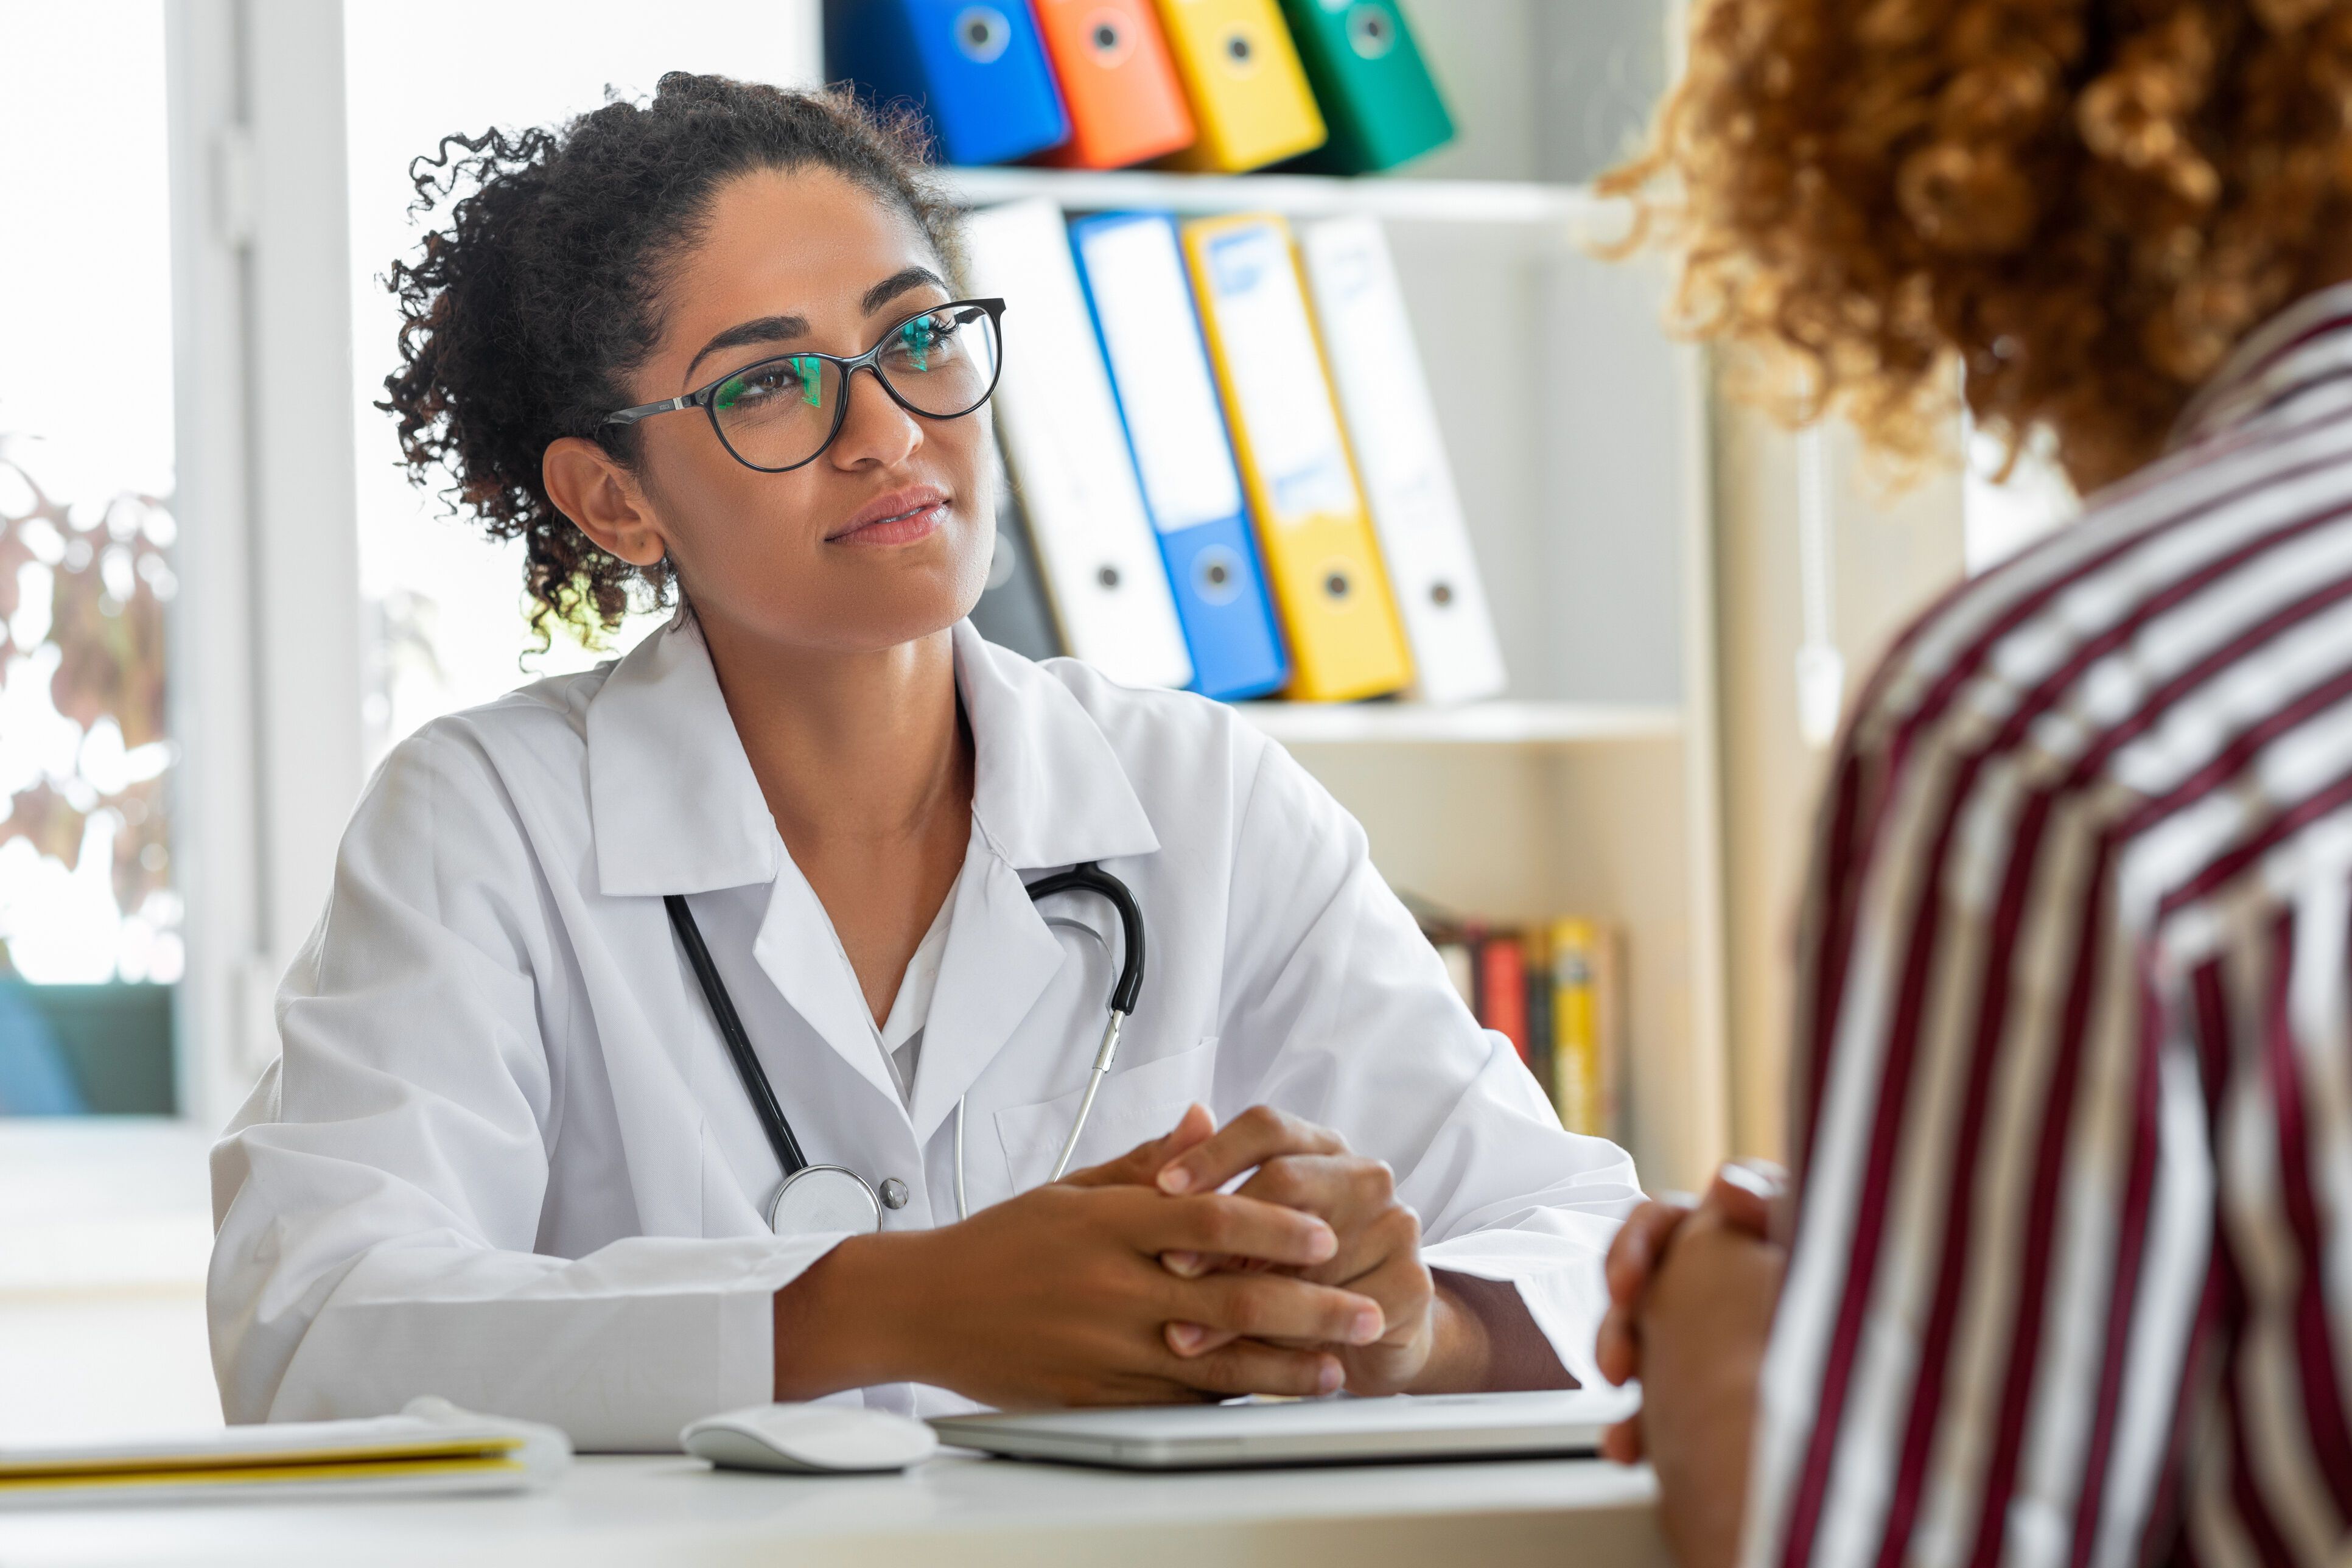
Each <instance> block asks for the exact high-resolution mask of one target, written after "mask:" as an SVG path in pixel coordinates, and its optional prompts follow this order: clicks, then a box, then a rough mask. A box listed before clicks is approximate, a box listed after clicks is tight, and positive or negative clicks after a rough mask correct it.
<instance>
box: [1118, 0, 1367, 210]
mask: <svg viewBox="0 0 2352 1568" xmlns="http://www.w3.org/2000/svg"><path fill="white" fill-rule="evenodd" d="M1159 5H1160V25H1161V26H1162V28H1163V29H1164V30H1165V31H1166V33H1167V35H1168V52H1169V54H1170V55H1171V57H1173V58H1174V60H1175V62H1176V75H1177V78H1178V79H1179V80H1181V82H1182V83H1183V84H1184V96H1185V98H1186V99H1187V100H1189V101H1190V102H1191V104H1192V119H1193V121H1194V123H1195V125H1196V127H1197V129H1198V132H1199V133H1198V135H1197V136H1196V137H1195V138H1194V140H1193V142H1192V146H1191V147H1189V148H1187V149H1185V150H1184V151H1183V152H1181V153H1174V154H1172V155H1171V156H1170V157H1168V158H1167V159H1164V160H1163V161H1162V162H1163V163H1165V164H1166V166H1168V167H1170V168H1176V169H1195V170H1201V171H1204V172H1211V173H1217V174H1239V173H1241V172H1242V171H1244V170H1245V169H1256V168H1262V167H1264V166H1265V164H1268V163H1279V162H1281V161H1282V160H1283V159H1285V158H1295V157H1297V155H1298V154H1299V153H1311V152H1313V151H1314V150H1315V149H1316V148H1318V147H1320V146H1321V145H1323V142H1324V141H1325V138H1326V136H1327V135H1328V132H1327V131H1326V129H1325V127H1324V123H1323V113H1322V110H1319V109H1318V108H1317V107H1316V105H1315V91H1314V89H1312V88H1311V87H1309V86H1308V85H1307V70H1306V68H1305V67H1304V66H1302V65H1301V64H1300V63H1299V59H1298V48H1297V45H1296V44H1294V43H1292V42H1291V38H1290V29H1289V27H1288V26H1286V25H1285V24H1284V22H1283V20H1282V13H1281V11H1280V9H1279V8H1278V7H1277V6H1276V3H1275V0H1159Z"/></svg>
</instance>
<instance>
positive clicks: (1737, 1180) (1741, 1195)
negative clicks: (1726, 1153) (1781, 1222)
mask: <svg viewBox="0 0 2352 1568" xmlns="http://www.w3.org/2000/svg"><path fill="white" fill-rule="evenodd" d="M1788 1190H1789V1173H1788V1172H1787V1171H1785V1170H1783V1169H1782V1168H1781V1167H1780V1166H1779V1165H1776V1164H1774V1163H1771V1162H1770V1161H1769V1160H1731V1161H1727V1162H1726V1163H1724V1165H1723V1166H1722V1167H1721V1168H1720V1169H1718V1170H1717V1172H1716V1173H1715V1180H1714V1181H1713V1182H1712V1183H1710V1184H1708V1185H1707V1189H1706V1198H1705V1199H1703V1200H1702V1201H1701V1203H1700V1205H1699V1206H1700V1207H1701V1208H1704V1209H1706V1210H1708V1211H1710V1212H1712V1213H1715V1214H1717V1215H1721V1216H1722V1217H1723V1218H1724V1219H1725V1220H1727V1221H1728V1222H1729V1223H1730V1224H1732V1225H1733V1226H1737V1227H1738V1228H1739V1229H1741V1230H1744V1231H1746V1232H1748V1234H1749V1235H1750V1236H1755V1237H1769V1236H1770V1235H1771V1234H1772V1208H1773V1205H1775V1204H1777V1203H1779V1202H1780V1200H1781V1198H1782V1197H1783V1196H1784V1195H1785V1194H1787V1192H1788Z"/></svg>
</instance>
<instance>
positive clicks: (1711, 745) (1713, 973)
mask: <svg viewBox="0 0 2352 1568" xmlns="http://www.w3.org/2000/svg"><path fill="white" fill-rule="evenodd" d="M1596 9H1597V10H1612V9H1613V8H1605V7H1604V8H1596ZM1584 10H1585V8H1583V7H1575V8H1568V7H1562V8H1558V9H1554V8H1552V7H1550V6H1549V5H1545V4H1543V0H1478V3H1477V4H1476V5H1472V6H1469V7H1467V8H1466V9H1465V10H1464V11H1462V12H1459V13H1457V12H1456V10H1455V8H1454V7H1452V6H1447V7H1436V6H1431V5H1417V6H1414V7H1413V18H1414V22H1415V26H1416V28H1417V30H1418V31H1420V32H1421V33H1422V35H1423V47H1424V50H1425V51H1426V52H1428V53H1429V54H1430V55H1431V57H1432V58H1433V61H1434V63H1435V67H1436V68H1437V70H1438V72H1439V74H1440V77H1441V79H1443V80H1445V81H1447V82H1448V83H1449V85H1453V86H1454V87H1455V92H1454V102H1455V104H1456V107H1457V109H1459V110H1463V116H1462V117H1463V121H1464V135H1463V137H1462V139H1461V142H1460V144H1459V145H1457V147H1455V148H1454V149H1450V150H1448V152H1446V153H1442V154H1439V155H1438V156H1437V157H1436V158H1434V159H1432V160H1429V161H1428V164H1429V165H1430V166H1431V167H1432V172H1433V173H1435V174H1441V175H1452V174H1462V175H1465V176H1472V177H1463V178H1453V177H1412V178H1394V177H1376V178H1367V179H1340V178H1330V177H1318V176H1312V175H1290V174H1247V175H1239V176H1215V175H1195V174H1169V173H1160V172H1157V171H1118V172H1112V173H1092V172H1072V171H1061V170H1050V169H1034V168H986V169H949V170H942V171H940V179H941V182H942V184H944V185H945V186H946V187H947V189H948V190H949V191H950V193H951V194H952V195H954V196H955V198H956V199H958V200H960V201H961V202H963V203H965V204H968V205H975V206H983V205H992V204H995V203H999V202H1006V201H1014V200H1021V199H1026V198H1034V197H1044V198H1045V199H1047V200H1051V201H1053V202H1055V203H1056V204H1058V205H1060V206H1062V207H1063V208H1064V209H1065V210H1066V211H1068V212H1072V213H1078V212H1089V211H1107V210H1121V209H1142V210H1159V211H1165V212H1173V213H1176V214H1180V215H1186V216H1192V215H1205V214H1213V213H1224V212H1235V211H1260V212H1266V211H1270V212H1276V213H1281V214H1283V215H1285V216H1289V217H1292V218H1294V219H1309V218H1314V217H1320V216H1333V215H1339V214H1363V215H1368V216H1373V217H1376V218H1379V219H1380V220H1381V222H1382V223H1383V224H1384V226H1386V227H1387V230H1388V233H1389V237H1390V243H1391V247H1392V249H1393V250H1394V252H1395V254H1396V259H1397V267H1398V273H1399V276H1400V279H1401V281H1402V284H1403V286H1404V289H1405V294H1406V305H1407V309H1408V310H1409V312H1410V313H1411V314H1412V318H1413V324H1414V330H1415V334H1416V337H1417V339H1418V340H1419V343H1420V347H1421V351H1422V354H1423V359H1424V362H1425V363H1426V364H1427V366H1428V369H1429V373H1430V377H1431V381H1432V384H1433V391H1434V392H1435V393H1436V395H1437V400H1438V404H1439V419H1440V424H1441V426H1443V433H1444V437H1445V440H1446V446H1447V450H1448V452H1449V455H1450V456H1451V458H1452V459H1453V466H1454V471H1455V479H1456V483H1457V487H1458V488H1459V489H1460V490H1461V492H1462V497H1463V502H1464V509H1465V513H1466V514H1467V516H1468V518H1469V521H1470V526H1471V532H1472V541H1473V544H1474V547H1475V551H1476V553H1477V556H1478V560H1479V563H1480V568H1481V573H1482V574H1483V575H1484V576H1485V578H1486V584H1487V590H1488V596H1489V598H1490V600H1491V601H1492V605H1493V609H1494V614H1495V616H1496V628H1497V631H1498V633H1499V635H1500V637H1501V638H1502V641H1503V645H1504V651H1505V656H1506V658H1507V660H1508V662H1509V664H1510V667H1511V671H1512V679H1511V685H1510V689H1508V691H1507V693H1506V694H1505V696H1504V697H1503V698H1502V699H1499V700H1494V701H1489V702H1483V703H1477V704H1473V705H1470V706H1467V707H1463V708H1454V709H1439V708H1432V707H1428V706H1424V705H1422V704H1418V703H1413V702H1409V701H1376V702H1365V703H1351V704H1319V703H1289V702H1281V701H1261V702H1249V703H1243V704H1239V705H1237V709H1238V711H1239V712H1240V713H1241V714H1242V715H1243V716H1244V718H1245V719H1246V720H1247V721H1249V722H1250V723H1252V724H1253V725H1255V726H1256V727H1257V728H1258V729H1260V730H1261V731H1264V732H1265V733H1266V734H1268V735H1270V736H1272V737H1273V738H1274V739H1276V741H1278V742H1281V743H1282V744H1283V745H1284V746H1286V748H1288V749H1289V750H1290V751H1291V752H1292V753H1293V754H1294V755H1295V756H1296V757H1297V759H1298V760H1299V762H1300V763H1302V764H1303V765H1305V766H1306V767H1307V769H1308V770H1309V771H1310V772H1311V773H1314V774H1315V775H1316V777H1317V778H1318V780H1320V781H1321V782H1322V783H1323V784H1324V785H1325V786H1326V787H1327V788H1328V789H1329V790H1330V791H1331V792H1332V794H1333V795H1335V796H1336V797H1337V798H1338V799H1339V801H1340V803H1341V804H1342V805H1346V806H1347V807H1348V808H1349V810H1350V811H1351V812H1352V813H1353V814H1354V815H1355V816H1356V817H1357V819H1358V820H1359V821H1360V822H1361V823H1362V824H1363V826H1364V829H1365V832H1366V834H1367V836H1368V837H1369V839H1370V844H1371V848H1372V855H1373V858H1374V861H1375V863H1376V864H1378V865H1379V867H1380V868H1381V872H1382V874H1383V875H1384V876H1385V877H1387V878H1388V879H1389V880H1390V882H1391V885H1393V886H1395V887H1397V888H1398V889H1401V890H1404V891H1409V892H1411V893H1413V894H1415V895H1417V896H1419V897H1420V898H1422V899H1423V900H1428V901H1430V902H1433V903H1434V904H1437V905H1439V906H1442V907H1452V908H1454V909H1458V910H1464V911H1465V912H1470V913H1475V914H1476V915H1480V916H1484V917H1487V918H1490V919H1494V920H1498V921H1534V920H1539V919H1547V918H1549V917H1551V916H1553V915H1558V914H1567V913H1579V914H1587V915H1592V916H1597V917H1599V918H1601V919H1604V920H1607V921H1612V922H1614V923H1615V924H1617V925H1618V926H1619V927H1620V928H1621V929H1622V930H1623V931H1624V932H1625V933H1626V942H1627V960H1628V963H1627V971H1628V975H1629V981H1628V996H1627V1002H1626V1016H1627V1028H1628V1034H1629V1037H1630V1039H1629V1046H1630V1052H1631V1061H1630V1064H1629V1066H1630V1073H1629V1091H1628V1096H1627V1099H1628V1101H1629V1104H1628V1107H1627V1117H1626V1121H1625V1123H1624V1125H1623V1127H1622V1136H1623V1138H1624V1141H1625V1142H1626V1143H1627V1144H1628V1146H1629V1147H1630V1148H1631V1150H1632V1152H1633V1154H1634V1157H1635V1159H1636V1161H1637V1163H1639V1165H1640V1167H1641V1170H1642V1173H1643V1181H1644V1184H1645V1185H1647V1186H1649V1187H1650V1188H1651V1189H1652V1190H1657V1189H1659V1188H1664V1187H1680V1188H1692V1187H1696V1185H1697V1184H1700V1183H1702V1182H1703V1181H1704V1180H1705V1178H1706V1174H1707V1173H1708V1172H1709V1171H1710V1170H1711V1169H1712V1168H1713V1166H1714V1164H1715V1163H1716V1162H1717V1159H1719V1158H1720V1157H1721V1155H1722V1154H1723V1153H1724V1152H1725V1151H1726V1149H1727V1090H1726V1083H1727V1071H1726V1068H1727V1063H1726V1060H1725V1046H1724V1040H1725V1027H1724V1016H1723V1011H1724V1009H1723V1000H1722V998H1723V995H1724V940H1723V931H1724V918H1723V905H1722V900H1723V895H1722V868H1721V850H1720V846H1719V837H1720V820H1721V813H1720V801H1719V797H1718V793H1717V791H1718V783H1717V763H1716V734H1717V721H1716V710H1715V691H1714V679H1713V676H1714V669H1715V662H1714V661H1715V645H1714V630H1713V627H1714V620H1713V605H1714V585H1713V576H1712V553H1711V532H1712V531H1711V526H1710V520H1709V511H1708V504H1709V488H1708V487H1709V482H1710V481H1709V478H1708V460H1707V459H1708V437H1707V423H1706V398H1705V392H1704V384H1705V383H1704V367H1703V363H1702V362H1701V360H1700V357H1699V355H1698V354H1697V353H1696V352H1695V351H1692V350H1690V349H1688V348H1686V347H1683V346H1680V345H1677V344H1675V343H1674V342H1671V341H1670V340H1669V339H1668V338H1667V337H1666V336H1665V335H1664V332H1663V331H1662V330H1661V329H1660V327H1659V325H1658V322H1659V320H1660V310H1659V306H1660V303H1661V292H1660V283H1659V279H1658V278H1657V277H1656V276H1655V275H1654V272H1651V271H1649V270H1646V269H1644V268H1641V267H1638V266H1631V265H1620V264H1615V263H1611V262H1605V261H1602V260H1601V259H1599V258H1596V257H1595V256H1594V255H1593V254H1592V251H1591V246H1592V245H1593V244H1594V243H1596V242H1598V241H1603V240H1605V239H1607V238H1609V237H1612V236H1613V235H1614V234H1615V233H1617V232H1621V230H1620V224H1621V222H1622V217H1621V215H1619V214H1618V212H1617V211H1616V209H1615V206H1614V204H1612V203H1610V202H1607V201H1604V200H1602V199H1601V198H1599V197H1596V196H1595V195H1593V194H1592V192H1591V188H1590V186H1589V184H1584V183H1582V182H1581V181H1580V180H1579V179H1562V180H1558V181H1547V180H1542V179H1535V178H1528V177H1525V176H1526V175H1527V174H1528V173H1530V172H1538V171H1536V165H1537V164H1538V159H1537V158H1536V156H1535V155H1534V151H1535V150H1536V149H1537V148H1538V143H1541V142H1544V141H1545V138H1546V137H1547V135H1549V132H1547V130H1546V129H1545V126H1544V121H1543V116H1544V114H1545V113H1546V112H1547V110H1546V109H1545V107H1544V106H1545V103H1546V93H1545V91H1544V90H1543V88H1542V83H1543V82H1544V81H1545V80H1546V79H1547V77H1546V75H1545V74H1544V73H1545V72H1546V70H1547V69H1548V68H1546V67H1545V66H1544V65H1543V63H1542V58H1541V57H1542V56H1543V55H1544V54H1545V52H1546V51H1547V50H1548V49H1567V50H1571V51H1572V50H1573V48H1574V47H1575V46H1576V42H1577V40H1576V39H1575V38H1574V37H1572V36H1571V35H1572V34H1573V33H1574V30H1575V28H1577V27H1578V26H1586V25H1588V24H1587V22H1586V21H1585V20H1584V18H1583V16H1582V13H1583V12H1584ZM1471 13H1475V15H1473V14H1471ZM1571 13H1574V14H1573V15H1571ZM1664 19H1665V11H1664V7H1663V6H1662V7H1661V8H1660V10H1659V13H1658V22H1657V26H1658V27H1659V29H1660V31H1661V33H1663V31H1664ZM1589 25H1591V26H1620V27H1622V26H1623V18H1622V17H1617V16H1612V17H1610V18H1597V19H1595V20H1593V21H1592V22H1591V23H1590V24H1589ZM1497 26H1499V27H1500V29H1501V32H1502V33H1503V34H1504V35H1506V36H1507V35H1510V34H1512V33H1513V32H1514V30H1516V33H1517V35H1518V36H1519V37H1522V38H1524V39H1525V40H1526V44H1527V47H1526V49H1525V51H1524V52H1525V53H1526V55H1527V57H1528V58H1524V59H1520V58H1506V57H1508V56H1510V55H1511V54H1512V51H1511V49H1509V48H1508V47H1501V48H1498V47H1497V46H1496V27H1497ZM1521 69H1524V70H1525V71H1526V72H1528V73H1529V77H1530V80H1531V82H1532V83H1533V85H1532V86H1530V85H1528V84H1527V83H1518V82H1517V81H1516V79H1515V80H1514V81H1510V82H1504V83H1502V84H1501V85H1500V86H1495V85H1494V84H1493V83H1492V82H1491V81H1490V82H1488V83H1487V84H1486V87H1488V88H1491V89H1492V90H1482V88H1481V84H1480V83H1479V80H1478V79H1479V77H1480V74H1481V73H1482V72H1483V73H1486V75H1487V76H1488V77H1490V78H1491V77H1492V75H1493V73H1495V72H1496V71H1498V70H1502V71H1515V70H1521ZM1465 84H1466V86H1467V88H1468V90H1464V85H1465ZM1497 105H1499V108H1497V107H1496V106H1497ZM1514 106H1516V107H1514Z"/></svg>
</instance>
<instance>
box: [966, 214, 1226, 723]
mask: <svg viewBox="0 0 2352 1568" xmlns="http://www.w3.org/2000/svg"><path fill="white" fill-rule="evenodd" d="M964 247H965V251H966V255H967V259H968V268H967V271H968V275H969V279H970V286H971V289H972V290H973V292H975V293H977V294H982V295H992V294H993V295H1002V296H1003V298H1004V300H1005V302H1006V303H1005V311H1004V321H1005V354H1004V370H1003V375H1002V376H1001V377H1000V378H999V379H998V382H997V386H996V395H995V397H994V398H993V399H992V404H991V406H992V409H993V410H994V413H995V417H996V427H997V431H998V433H999V434H1000V435H1001V436H1003V439H1004V455H1005V457H1006V458H1007V460H1008V461H1009V462H1010V463H1011V465H1012V469H1013V481H1014V483H1015V484H1016V485H1018V486H1019V493H1020V499H1021V504H1022V507H1023V509H1024V511H1025V512H1026V514H1027V516H1028V521H1029V536H1030V542H1032V544H1033V545H1034V547H1035V552H1036V558H1037V563H1038V566H1039V571H1040V575H1041V577H1042V579H1043V581H1044V582H1045V591H1046V593H1047V594H1048V595H1051V597H1052V599H1053V605H1054V618H1055V622H1056V624H1057V625H1058V626H1060V628H1061V633H1062V641H1063V643H1064V645H1065V646H1066V647H1067V648H1068V650H1069V652H1070V653H1071V654H1072V655H1074V656H1075V657H1076V658H1082V659H1085V660H1086V661H1087V663H1089V664H1091V665H1093V666H1095V667H1096V668H1098V669H1100V670H1101V671H1102V672H1103V673H1104V674H1105V675H1108V676H1109V677H1110V678H1111V679H1113V680H1117V681H1121V682H1124V683H1126V684H1128V685H1130V686H1184V685H1188V684H1190V682H1191V681H1192V656H1191V654H1190V653H1188V652H1187V651H1186V649H1185V645H1184V631H1183V627H1182V626H1181V623H1180V622H1179V621H1178V620H1177V617H1176V604H1175V600H1174V599H1173V598H1172V597H1171V595H1170V593H1169V588H1168V573H1167V569H1166V568H1165V567H1164V566H1163V565H1162V564H1161V563H1160V545H1159V542H1158V540H1157V539H1156V538H1155V537H1154V535H1153V532H1152V528H1151V520H1150V514H1149V513H1148V512H1147V511H1146V510H1145V509H1144V504H1143V491H1142V489H1141V487H1140V486H1139V483H1138V482H1137V479H1136V475H1135V462H1134V459H1133V458H1132V457H1131V456H1130V455H1129V451H1128V447H1127V430H1126V427H1125V426H1122V425H1121V424H1120V423H1119V416H1118V404H1117V402H1116V401H1115V400H1114V399H1113V397H1112V395H1111V389H1110V375H1109V373H1108V371H1107V370H1106V369H1105V367H1104V365H1103V357H1102V350H1101V348H1100V346H1099V345H1098V344H1097V342H1096V340H1095V327H1094V320H1093V318H1092V316H1091V315H1090V314H1089V313H1088V311H1087V301H1086V293H1085V290H1084V289H1083V288H1082V287H1081V286H1080V284H1079V282H1078V269H1077V263H1076V260H1075V259H1074V258H1073V257H1072V256H1071V254H1070V236H1069V230H1068V228H1067V226H1066V225H1065V223H1064V221H1063V217H1062V210H1061V208H1059V207H1058V206H1056V205H1054V204H1053V203H1052V202H1049V201H1045V200H1042V199H1037V200H1030V201H1022V202H1013V203H1009V204H1007V205H1003V206H995V207H988V208H984V209H982V211H979V212H976V213H973V214H972V215H971V216H970V217H969V218H968V219H966V220H965V225H964Z"/></svg>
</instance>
